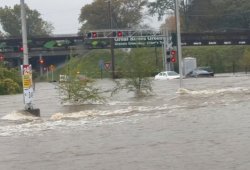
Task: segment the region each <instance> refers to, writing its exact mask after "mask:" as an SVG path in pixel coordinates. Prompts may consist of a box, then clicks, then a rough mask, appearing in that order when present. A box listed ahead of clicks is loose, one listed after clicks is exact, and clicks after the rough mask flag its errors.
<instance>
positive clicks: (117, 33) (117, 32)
mask: <svg viewBox="0 0 250 170" xmlns="http://www.w3.org/2000/svg"><path fill="white" fill-rule="evenodd" d="M122 36H123V32H122V31H114V32H113V37H122Z"/></svg>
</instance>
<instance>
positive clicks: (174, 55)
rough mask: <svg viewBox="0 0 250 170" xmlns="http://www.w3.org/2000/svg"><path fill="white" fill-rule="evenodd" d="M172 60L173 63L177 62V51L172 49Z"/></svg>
mask: <svg viewBox="0 0 250 170" xmlns="http://www.w3.org/2000/svg"><path fill="white" fill-rule="evenodd" d="M171 62H172V63H175V62H176V51H175V50H172V51H171Z"/></svg>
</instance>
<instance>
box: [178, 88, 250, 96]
mask: <svg viewBox="0 0 250 170" xmlns="http://www.w3.org/2000/svg"><path fill="white" fill-rule="evenodd" d="M239 92H240V93H242V92H243V93H244V92H250V89H248V88H245V87H232V88H223V89H207V90H188V89H184V88H180V89H178V91H177V93H179V94H192V95H212V94H220V93H239Z"/></svg>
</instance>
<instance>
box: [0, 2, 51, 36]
mask: <svg viewBox="0 0 250 170" xmlns="http://www.w3.org/2000/svg"><path fill="white" fill-rule="evenodd" d="M25 8H26V15H27V33H28V36H39V35H49V34H51V33H52V31H53V29H54V28H53V26H52V24H51V23H49V22H46V21H44V20H43V19H42V18H41V14H40V13H39V12H38V11H37V10H31V9H30V8H29V7H28V6H27V5H25ZM0 23H1V25H2V28H3V30H4V31H5V32H6V33H7V35H8V36H21V28H22V27H21V7H20V5H15V6H14V7H13V8H11V7H8V6H5V7H4V8H0Z"/></svg>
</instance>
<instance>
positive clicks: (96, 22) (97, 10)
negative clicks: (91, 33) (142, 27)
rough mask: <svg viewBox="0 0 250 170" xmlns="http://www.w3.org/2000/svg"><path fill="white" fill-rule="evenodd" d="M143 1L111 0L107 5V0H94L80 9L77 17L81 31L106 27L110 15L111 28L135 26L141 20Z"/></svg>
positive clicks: (108, 24)
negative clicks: (80, 24)
mask: <svg viewBox="0 0 250 170" xmlns="http://www.w3.org/2000/svg"><path fill="white" fill-rule="evenodd" d="M145 3H146V1H145V0H112V1H111V4H110V5H111V6H109V2H108V1H104V0H94V1H93V2H92V3H91V4H88V5H85V6H84V7H82V9H81V14H80V17H79V21H80V23H82V28H81V31H82V32H83V31H86V30H89V29H108V28H110V18H111V16H112V27H113V28H127V27H128V26H137V25H138V24H139V23H140V21H141V20H142V17H143V14H142V10H143V6H144V5H145ZM110 13H111V16H110Z"/></svg>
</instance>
